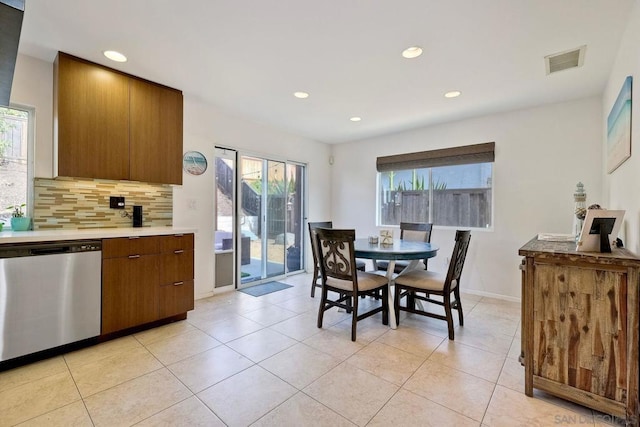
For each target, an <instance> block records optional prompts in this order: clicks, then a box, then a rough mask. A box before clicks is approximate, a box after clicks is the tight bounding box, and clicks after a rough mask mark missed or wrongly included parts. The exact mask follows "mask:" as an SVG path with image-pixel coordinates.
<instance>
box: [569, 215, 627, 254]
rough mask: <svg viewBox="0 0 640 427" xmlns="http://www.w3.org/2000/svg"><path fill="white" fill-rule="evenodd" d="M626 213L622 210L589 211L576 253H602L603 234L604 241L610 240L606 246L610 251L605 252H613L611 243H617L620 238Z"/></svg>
mask: <svg viewBox="0 0 640 427" xmlns="http://www.w3.org/2000/svg"><path fill="white" fill-rule="evenodd" d="M624 212H625V211H621V210H615V211H614V210H607V209H587V215H586V217H585V218H584V223H583V224H582V231H581V232H580V237H579V238H578V246H577V247H576V251H578V252H601V251H602V246H603V243H602V242H601V234H602V236H603V238H604V239H608V242H606V243H605V244H604V245H605V246H607V247H608V248H609V250H608V251H605V252H611V244H610V242H612V241H615V240H616V238H617V237H618V233H619V232H620V226H621V225H622V219H623V218H624Z"/></svg>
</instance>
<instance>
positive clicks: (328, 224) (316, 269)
mask: <svg viewBox="0 0 640 427" xmlns="http://www.w3.org/2000/svg"><path fill="white" fill-rule="evenodd" d="M308 225H309V240H310V241H311V255H312V256H313V280H312V281H311V298H315V296H316V287H318V288H319V287H321V286H322V283H320V282H318V279H320V264H319V262H318V254H317V252H316V243H315V233H314V229H315V228H318V227H322V228H333V221H318V222H310V223H308ZM365 267H366V264H365V263H364V261H360V260H356V268H357V269H358V270H361V271H364V270H365Z"/></svg>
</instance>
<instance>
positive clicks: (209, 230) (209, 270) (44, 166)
mask: <svg viewBox="0 0 640 427" xmlns="http://www.w3.org/2000/svg"><path fill="white" fill-rule="evenodd" d="M142 77H144V76H142ZM11 102H12V103H13V104H20V105H26V106H30V107H34V108H35V109H36V146H35V154H36V155H35V169H34V170H35V176H36V177H44V178H51V177H52V172H53V65H52V64H51V63H48V62H45V61H42V60H39V59H36V58H32V57H29V56H25V55H19V56H18V60H17V63H16V72H15V76H14V82H13V87H12V93H11ZM247 102H251V100H247ZM215 145H223V146H226V147H231V148H238V149H241V150H248V151H251V152H253V153H261V154H265V155H272V156H277V157H278V158H281V159H286V160H293V161H297V162H302V163H307V171H308V180H307V181H308V183H309V185H308V188H307V189H308V200H309V206H308V208H309V212H313V214H311V215H310V220H314V219H318V218H321V219H324V218H328V217H329V215H330V212H331V208H330V200H329V192H330V180H329V173H328V170H329V169H328V168H329V165H328V159H329V154H330V147H329V146H328V145H326V144H323V143H319V142H315V141H312V140H309V139H305V138H301V137H297V136H293V135H290V134H287V133H284V132H281V131H278V130H276V129H273V128H270V127H268V126H263V125H260V124H256V123H253V122H249V121H247V120H243V119H240V118H237V117H233V116H232V115H229V114H228V113H224V112H222V111H220V110H218V109H216V108H214V107H211V106H207V105H203V104H202V103H200V102H198V101H197V100H196V99H195V97H194V96H191V95H190V94H185V96H184V151H190V150H197V151H200V152H202V153H203V154H204V155H205V156H206V157H207V159H208V160H209V168H208V169H207V171H206V172H205V173H204V174H203V175H200V176H192V175H188V174H186V173H183V185H182V186H175V187H174V191H173V223H174V225H175V226H178V227H191V228H196V229H197V230H198V231H197V233H196V260H195V269H196V271H195V295H196V298H202V297H205V296H208V295H211V294H212V293H213V289H214V283H213V278H214V253H213V218H214V217H213V213H214V206H213V199H214V198H213V194H214V178H213V172H214V171H213V164H214V146H215ZM190 201H195V209H192V208H190V207H189V206H190ZM306 238H307V236H306V233H305V239H306ZM306 247H309V248H310V246H309V244H308V243H306Z"/></svg>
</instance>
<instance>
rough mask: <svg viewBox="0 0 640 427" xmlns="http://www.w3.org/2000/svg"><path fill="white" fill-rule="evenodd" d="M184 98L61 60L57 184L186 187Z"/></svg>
mask: <svg viewBox="0 0 640 427" xmlns="http://www.w3.org/2000/svg"><path fill="white" fill-rule="evenodd" d="M182 115H183V113H182V92H181V91H179V90H176V89H172V88H169V87H166V86H162V85H159V84H156V83H152V82H149V81H146V80H143V79H140V78H137V77H134V76H130V75H128V74H125V73H122V72H120V71H117V70H113V69H110V68H107V67H104V66H102V65H98V64H94V63H92V62H89V61H85V60H83V59H80V58H76V57H74V56H71V55H68V54H65V53H62V52H60V53H59V54H58V57H57V58H56V61H55V63H54V147H55V153H54V154H55V159H56V160H55V162H56V165H55V171H54V173H56V174H57V176H70V177H80V178H102V179H114V180H121V179H125V180H132V181H143V182H150V183H160V184H182V167H181V166H182Z"/></svg>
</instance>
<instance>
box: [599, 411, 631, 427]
mask: <svg viewBox="0 0 640 427" xmlns="http://www.w3.org/2000/svg"><path fill="white" fill-rule="evenodd" d="M593 421H594V426H595V427H611V426H615V427H625V426H626V425H627V423H626V420H625V419H623V418H621V417H616V416H614V415H609V414H603V413H601V412H598V411H593Z"/></svg>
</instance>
